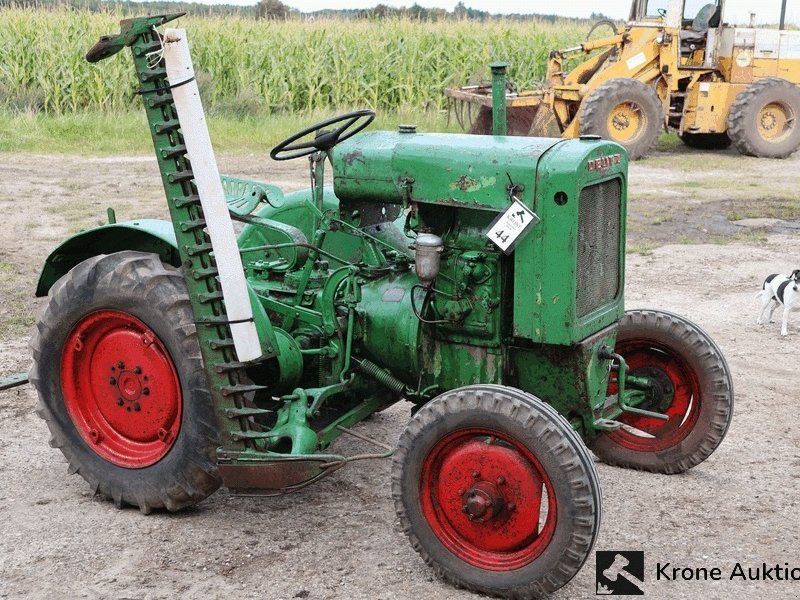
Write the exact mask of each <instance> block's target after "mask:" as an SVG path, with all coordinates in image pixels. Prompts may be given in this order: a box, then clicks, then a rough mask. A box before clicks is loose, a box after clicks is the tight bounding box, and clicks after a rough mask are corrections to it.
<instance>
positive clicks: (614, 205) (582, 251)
mask: <svg viewBox="0 0 800 600" xmlns="http://www.w3.org/2000/svg"><path fill="white" fill-rule="evenodd" d="M621 191H622V188H621V184H620V181H619V179H612V180H611V181H604V182H602V183H598V184H595V185H590V186H587V187H585V188H583V190H581V195H580V199H579V207H578V277H577V286H578V287H577V290H576V307H577V315H578V317H583V316H584V315H587V314H589V313H590V312H592V311H593V310H595V309H596V308H599V307H600V306H603V305H604V304H607V303H608V302H610V301H612V300H613V299H614V298H616V297H617V293H618V292H619V279H620V278H619V263H620V256H619V253H620V252H619V242H620V240H619V235H620V222H619V221H620V195H621Z"/></svg>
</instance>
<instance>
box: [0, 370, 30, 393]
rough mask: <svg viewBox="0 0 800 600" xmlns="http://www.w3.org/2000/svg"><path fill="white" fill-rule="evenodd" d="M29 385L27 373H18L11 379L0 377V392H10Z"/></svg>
mask: <svg viewBox="0 0 800 600" xmlns="http://www.w3.org/2000/svg"><path fill="white" fill-rule="evenodd" d="M26 383H28V374H27V373H17V374H16V375H12V376H11V377H0V391H3V390H10V389H11V388H15V387H17V386H20V385H25V384H26Z"/></svg>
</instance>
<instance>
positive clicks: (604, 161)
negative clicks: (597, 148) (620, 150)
mask: <svg viewBox="0 0 800 600" xmlns="http://www.w3.org/2000/svg"><path fill="white" fill-rule="evenodd" d="M621 162H622V155H621V154H608V155H606V156H601V157H600V158H594V159H592V160H590V161H589V162H588V163H586V168H587V169H589V170H590V171H605V170H606V169H610V168H611V167H612V166H613V165H618V164H619V163H621Z"/></svg>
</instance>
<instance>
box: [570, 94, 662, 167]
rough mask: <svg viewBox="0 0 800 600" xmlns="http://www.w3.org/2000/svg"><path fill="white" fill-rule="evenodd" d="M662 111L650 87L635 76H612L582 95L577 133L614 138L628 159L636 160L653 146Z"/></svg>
mask: <svg viewBox="0 0 800 600" xmlns="http://www.w3.org/2000/svg"><path fill="white" fill-rule="evenodd" d="M617 112H618V113H619V114H616V116H615V113H617ZM663 114H664V112H663V109H662V106H661V101H660V100H659V99H658V95H657V94H656V92H655V90H654V89H653V88H652V87H650V86H648V85H645V84H644V83H642V82H641V81H637V80H635V79H612V80H611V81H607V82H606V83H604V84H603V85H601V86H599V87H598V88H597V89H596V90H594V91H593V92H592V93H590V94H589V95H588V96H587V97H586V98H584V99H583V104H582V106H581V111H580V129H581V134H588V135H599V136H600V137H601V138H603V139H606V140H611V141H612V142H617V143H618V144H620V145H622V146H623V147H624V148H625V149H626V150H627V151H628V156H629V157H630V159H631V160H636V159H638V158H642V157H644V156H647V155H648V154H649V153H650V151H651V150H652V148H653V146H655V143H656V140H658V134H659V133H660V132H661V128H662V125H663V122H664V117H663Z"/></svg>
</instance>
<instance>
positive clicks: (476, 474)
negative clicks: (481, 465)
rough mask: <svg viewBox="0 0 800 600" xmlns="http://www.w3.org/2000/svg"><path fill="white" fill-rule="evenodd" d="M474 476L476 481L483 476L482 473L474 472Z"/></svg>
mask: <svg viewBox="0 0 800 600" xmlns="http://www.w3.org/2000/svg"><path fill="white" fill-rule="evenodd" d="M472 476H473V477H474V478H475V479H478V478H479V477H480V476H481V472H480V471H473V472H472Z"/></svg>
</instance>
